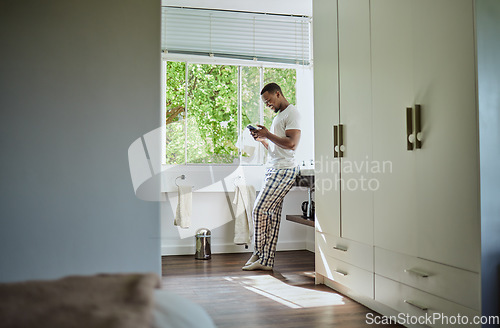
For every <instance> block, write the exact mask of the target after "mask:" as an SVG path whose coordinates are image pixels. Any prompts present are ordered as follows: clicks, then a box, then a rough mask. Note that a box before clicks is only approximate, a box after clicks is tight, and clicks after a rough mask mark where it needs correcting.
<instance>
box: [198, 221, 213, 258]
mask: <svg viewBox="0 0 500 328" xmlns="http://www.w3.org/2000/svg"><path fill="white" fill-rule="evenodd" d="M211 235H212V233H211V232H210V230H208V229H206V228H201V229H198V231H196V236H195V238H196V253H195V255H194V258H195V259H197V260H210V258H211V257H212V252H211V250H210V237H211Z"/></svg>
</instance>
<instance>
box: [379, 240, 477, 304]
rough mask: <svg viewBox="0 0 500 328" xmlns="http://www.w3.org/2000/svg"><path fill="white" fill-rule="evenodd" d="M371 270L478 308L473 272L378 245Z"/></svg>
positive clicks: (475, 279)
mask: <svg viewBox="0 0 500 328" xmlns="http://www.w3.org/2000/svg"><path fill="white" fill-rule="evenodd" d="M375 273H376V274H378V275H381V276H384V277H387V278H390V279H392V280H395V281H399V282H402V283H404V284H406V285H409V286H412V287H415V288H418V289H421V290H423V291H425V292H428V293H431V294H434V295H436V296H439V297H442V298H444V299H447V300H450V301H452V302H455V303H458V304H462V305H464V306H466V307H469V308H471V309H474V310H479V309H480V295H479V290H480V277H479V275H478V274H477V273H474V272H470V271H466V270H462V269H458V268H454V267H450V266H447V265H444V264H439V263H436V262H431V261H427V260H424V259H421V258H417V257H413V256H409V255H404V254H400V253H396V252H392V251H389V250H385V249H382V248H378V247H375Z"/></svg>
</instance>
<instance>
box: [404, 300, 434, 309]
mask: <svg viewBox="0 0 500 328" xmlns="http://www.w3.org/2000/svg"><path fill="white" fill-rule="evenodd" d="M404 302H405V303H406V304H409V305H411V306H413V307H416V308H417V309H420V310H422V311H427V310H429V308H428V307H427V306H425V305H420V304H417V303H415V302H413V301H408V300H404Z"/></svg>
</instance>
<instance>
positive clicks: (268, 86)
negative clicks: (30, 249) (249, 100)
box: [260, 82, 283, 96]
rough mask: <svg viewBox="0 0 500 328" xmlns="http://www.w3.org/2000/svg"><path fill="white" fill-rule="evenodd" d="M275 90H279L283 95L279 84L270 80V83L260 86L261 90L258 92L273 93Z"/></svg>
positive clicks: (261, 93)
mask: <svg viewBox="0 0 500 328" xmlns="http://www.w3.org/2000/svg"><path fill="white" fill-rule="evenodd" d="M276 91H279V92H280V93H281V95H283V91H281V88H280V86H279V85H277V84H276V83H274V82H272V83H268V84H266V85H265V86H264V87H263V88H262V91H261V92H260V95H261V96H262V95H263V94H264V93H265V92H269V93H274V92H276Z"/></svg>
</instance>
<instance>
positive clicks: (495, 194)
mask: <svg viewBox="0 0 500 328" xmlns="http://www.w3.org/2000/svg"><path fill="white" fill-rule="evenodd" d="M476 15H477V48H478V57H477V58H478V59H477V60H478V77H479V85H478V88H479V128H480V136H479V137H480V138H479V139H480V154H481V155H480V158H481V220H482V231H481V235H482V239H481V247H482V254H483V256H482V259H481V260H482V262H481V263H482V264H481V271H482V279H483V280H482V307H483V311H482V312H483V313H482V314H483V315H498V314H499V313H500V302H499V294H500V282H499V281H500V170H499V167H500V37H499V36H500V1H498V0H477V1H476ZM483 327H496V325H488V326H486V325H484V326H483Z"/></svg>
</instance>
